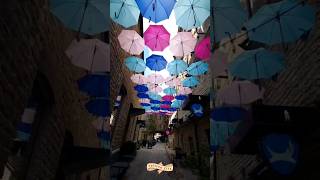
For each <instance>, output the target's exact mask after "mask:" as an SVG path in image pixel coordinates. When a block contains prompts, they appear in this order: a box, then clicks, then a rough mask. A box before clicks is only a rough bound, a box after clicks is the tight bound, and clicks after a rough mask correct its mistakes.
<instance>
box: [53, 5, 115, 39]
mask: <svg viewBox="0 0 320 180" xmlns="http://www.w3.org/2000/svg"><path fill="white" fill-rule="evenodd" d="M50 10H51V12H52V13H53V14H54V15H55V16H56V17H58V18H59V20H60V21H61V22H62V23H63V24H64V25H65V26H66V27H68V28H70V29H72V30H75V31H78V32H82V33H85V34H89V35H95V34H98V33H101V32H105V31H109V30H110V18H109V0H50Z"/></svg>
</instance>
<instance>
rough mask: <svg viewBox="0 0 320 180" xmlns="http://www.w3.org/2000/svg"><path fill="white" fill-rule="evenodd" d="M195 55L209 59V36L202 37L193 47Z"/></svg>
mask: <svg viewBox="0 0 320 180" xmlns="http://www.w3.org/2000/svg"><path fill="white" fill-rule="evenodd" d="M194 51H195V55H196V57H197V58H199V59H209V58H210V56H211V44H210V37H206V38H204V39H202V40H201V41H200V42H199V43H198V44H197V45H196V47H195V50H194Z"/></svg>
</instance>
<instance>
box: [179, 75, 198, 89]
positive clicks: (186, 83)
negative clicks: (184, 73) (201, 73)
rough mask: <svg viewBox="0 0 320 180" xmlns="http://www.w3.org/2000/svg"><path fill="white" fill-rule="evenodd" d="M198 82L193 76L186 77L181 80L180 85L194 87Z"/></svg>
mask: <svg viewBox="0 0 320 180" xmlns="http://www.w3.org/2000/svg"><path fill="white" fill-rule="evenodd" d="M198 84H199V80H198V78H197V77H195V76H191V77H187V78H186V79H185V80H183V81H182V85H183V86H184V87H194V86H197V85H198Z"/></svg>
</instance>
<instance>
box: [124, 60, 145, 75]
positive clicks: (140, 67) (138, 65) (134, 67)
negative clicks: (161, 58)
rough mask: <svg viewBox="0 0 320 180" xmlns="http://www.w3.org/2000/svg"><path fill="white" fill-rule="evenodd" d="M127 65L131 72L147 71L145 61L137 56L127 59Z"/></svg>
mask: <svg viewBox="0 0 320 180" xmlns="http://www.w3.org/2000/svg"><path fill="white" fill-rule="evenodd" d="M125 65H126V66H127V68H128V69H129V70H130V71H132V72H136V73H141V72H144V70H145V69H146V63H145V62H144V60H143V59H140V58H137V57H135V56H130V57H128V58H126V60H125Z"/></svg>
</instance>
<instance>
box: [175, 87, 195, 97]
mask: <svg viewBox="0 0 320 180" xmlns="http://www.w3.org/2000/svg"><path fill="white" fill-rule="evenodd" d="M191 93H192V89H191V88H189V87H181V88H179V90H178V94H183V95H186V94H191Z"/></svg>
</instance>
